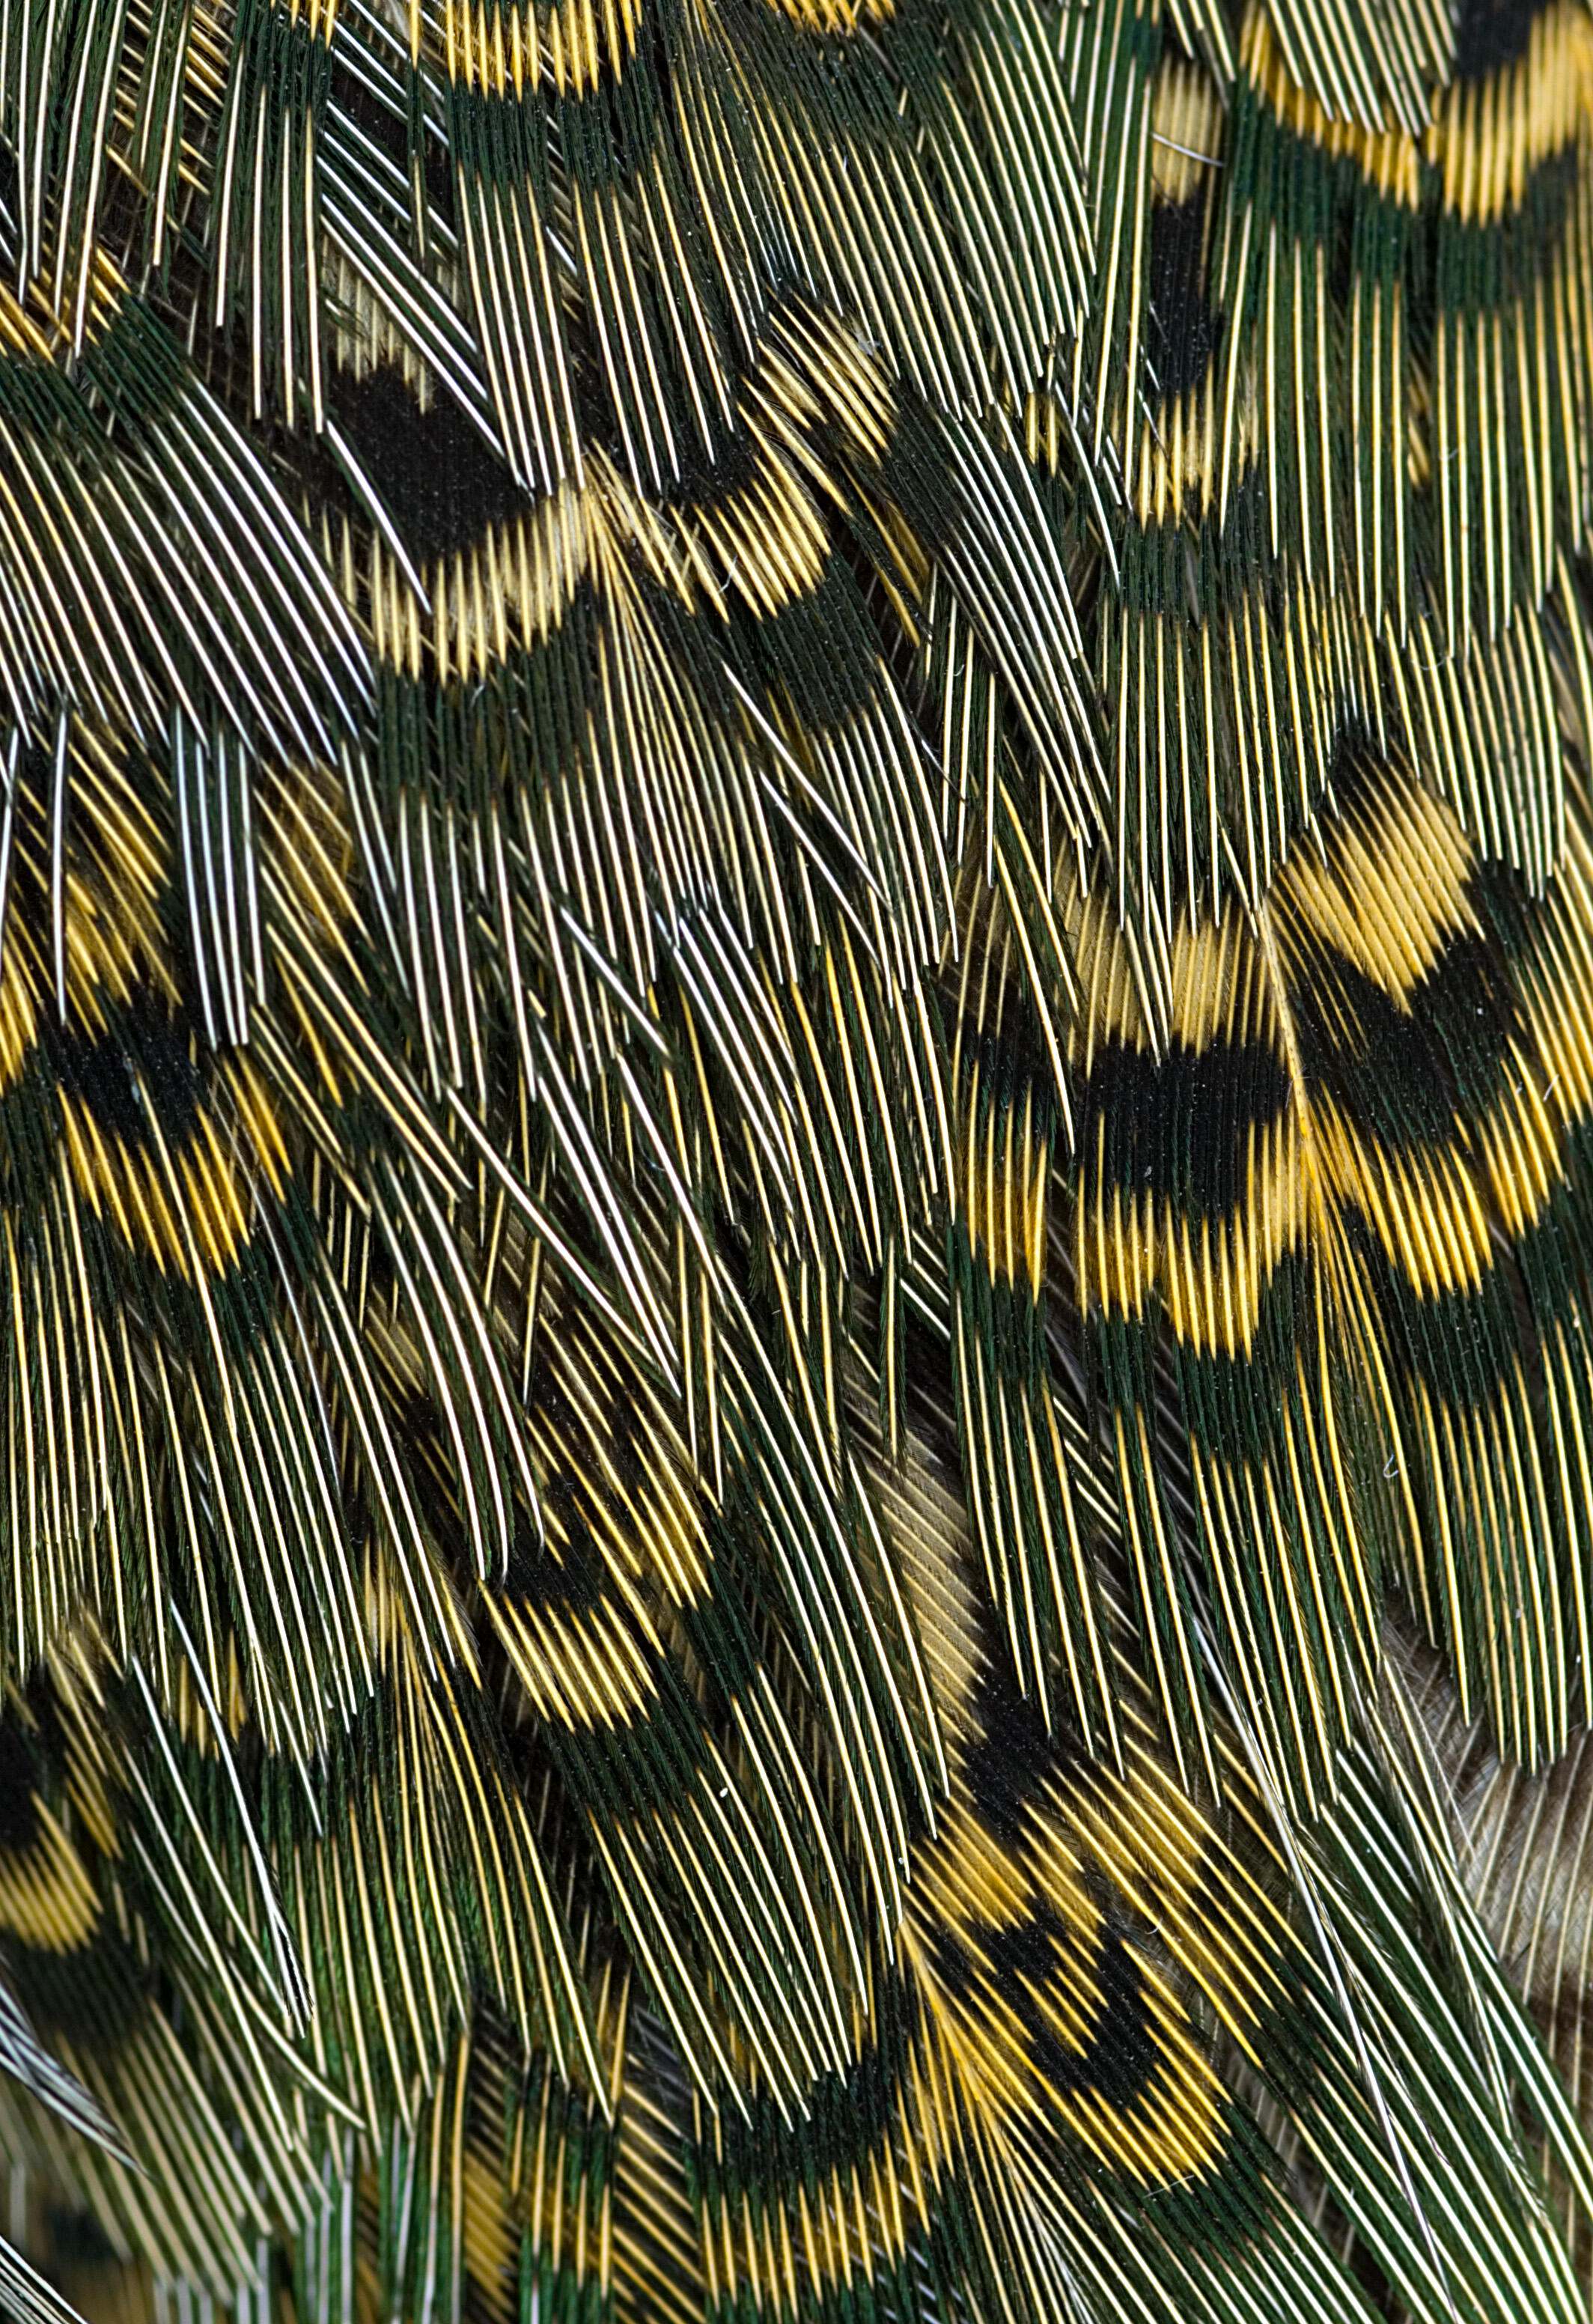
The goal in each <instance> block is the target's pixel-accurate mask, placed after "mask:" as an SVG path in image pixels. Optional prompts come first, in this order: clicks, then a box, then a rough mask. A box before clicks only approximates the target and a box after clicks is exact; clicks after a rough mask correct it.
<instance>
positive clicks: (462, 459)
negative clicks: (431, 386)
mask: <svg viewBox="0 0 1593 2324" xmlns="http://www.w3.org/2000/svg"><path fill="white" fill-rule="evenodd" d="M334 402H335V407H336V413H337V417H338V420H339V421H340V422H341V424H342V426H343V428H344V429H345V432H346V434H347V436H348V440H349V442H350V443H351V444H352V445H353V447H354V449H355V456H356V457H357V458H358V460H359V463H360V466H361V467H362V468H364V472H365V474H366V475H367V476H369V478H370V480H371V483H372V484H373V486H374V488H375V491H376V493H377V496H378V497H379V499H380V500H381V502H382V507H383V508H384V509H385V510H386V511H387V513H388V515H389V516H390V517H391V519H392V521H393V524H394V525H395V527H396V528H397V530H398V532H399V535H400V537H401V539H402V541H403V543H404V546H405V547H406V548H407V549H409V551H410V555H411V556H413V557H415V558H418V559H419V561H420V563H422V564H429V563H430V562H431V561H432V560H433V559H434V558H439V557H451V556H453V555H454V554H455V553H456V551H457V550H459V549H469V548H470V547H471V546H472V545H473V544H474V542H476V541H478V540H479V539H481V538H482V535H483V533H484V532H485V530H486V529H487V527H488V526H489V525H492V524H502V523H503V522H505V521H507V520H508V519H509V518H510V517H511V516H513V515H514V514H515V513H516V512H517V511H519V510H520V509H523V508H527V507H529V505H530V503H529V501H528V499H527V497H526V495H525V493H522V492H521V490H520V486H519V485H518V484H516V483H515V481H514V478H513V477H512V476H511V475H510V473H509V470H508V469H507V468H506V467H505V466H503V463H502V460H500V459H498V458H497V457H495V456H494V455H493V453H492V452H491V451H490V450H489V449H488V447H487V446H486V445H485V444H484V443H483V441H482V439H481V438H480V436H478V435H477V433H476V431H475V429H474V428H473V427H472V426H471V424H470V422H469V420H466V418H465V414H464V413H463V412H462V411H461V410H459V407H458V405H457V404H456V403H455V402H454V401H453V399H452V398H451V397H450V396H447V395H443V394H438V395H437V396H435V397H434V398H433V400H432V404H431V408H430V410H428V411H422V410H421V409H420V406H419V404H418V403H417V402H416V401H415V399H414V397H413V396H412V395H411V394H410V391H409V389H408V388H407V387H406V386H405V384H404V383H403V380H402V378H401V375H400V374H399V373H398V372H396V371H394V370H392V369H391V367H386V368H383V369H382V370H381V371H373V372H372V373H370V374H368V375H367V376H366V377H365V378H364V379H363V380H359V381H357V382H356V381H354V380H351V379H348V378H346V377H345V378H344V379H343V380H341V381H340V382H339V383H338V386H337V389H336V395H335V398H334Z"/></svg>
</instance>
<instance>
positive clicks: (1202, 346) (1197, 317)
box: [1145, 194, 1216, 402]
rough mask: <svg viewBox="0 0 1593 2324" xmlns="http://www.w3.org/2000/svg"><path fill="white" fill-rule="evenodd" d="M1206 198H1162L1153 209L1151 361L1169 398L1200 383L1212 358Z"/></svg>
mask: <svg viewBox="0 0 1593 2324" xmlns="http://www.w3.org/2000/svg"><path fill="white" fill-rule="evenodd" d="M1205 225H1206V198H1205V196H1204V195H1203V194H1192V196H1191V197H1190V198H1189V200H1188V201H1186V202H1158V203H1157V204H1156V206H1155V208H1153V209H1152V211H1151V214H1150V264H1149V270H1148V295H1147V298H1146V309H1147V315H1146V334H1145V355H1146V363H1147V364H1148V365H1149V366H1150V370H1151V373H1152V375H1153V377H1154V380H1155V383H1156V389H1157V391H1158V392H1160V394H1161V395H1162V396H1163V397H1164V398H1165V400H1166V401H1169V402H1171V401H1173V399H1174V397H1175V396H1180V395H1183V394H1184V393H1186V392H1187V391H1188V390H1189V389H1190V388H1192V387H1197V386H1198V385H1199V384H1200V383H1201V381H1202V379H1204V377H1205V375H1206V371H1207V367H1208V366H1209V364H1210V363H1211V350H1212V346H1213V345H1214V342H1215V338H1216V329H1215V326H1214V323H1213V320H1212V316H1211V308H1210V306H1209V305H1208V304H1207V300H1206V285H1205V270H1204V264H1203V260H1204V247H1205Z"/></svg>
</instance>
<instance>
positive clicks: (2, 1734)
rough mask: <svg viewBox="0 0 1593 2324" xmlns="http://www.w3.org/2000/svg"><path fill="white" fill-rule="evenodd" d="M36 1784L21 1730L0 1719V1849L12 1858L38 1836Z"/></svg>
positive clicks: (11, 1722)
mask: <svg viewBox="0 0 1593 2324" xmlns="http://www.w3.org/2000/svg"><path fill="white" fill-rule="evenodd" d="M36 1781H37V1775H36V1772H35V1769H34V1766H33V1755H32V1751H31V1750H30V1749H29V1748H28V1742H27V1738H26V1737H25V1735H24V1734H23V1730H22V1728H21V1727H20V1726H19V1724H18V1723H17V1721H16V1720H15V1719H14V1718H12V1719H7V1720H0V1849H7V1850H8V1851H9V1852H10V1853H11V1854H13V1855H20V1854H21V1853H22V1851H23V1849H26V1848H30V1847H32V1843H33V1841H34V1840H36V1839H37V1837H38V1833H39V1809H38V1803H37V1802H36V1801H35V1799H34V1797H33V1788H34V1784H35V1783H36Z"/></svg>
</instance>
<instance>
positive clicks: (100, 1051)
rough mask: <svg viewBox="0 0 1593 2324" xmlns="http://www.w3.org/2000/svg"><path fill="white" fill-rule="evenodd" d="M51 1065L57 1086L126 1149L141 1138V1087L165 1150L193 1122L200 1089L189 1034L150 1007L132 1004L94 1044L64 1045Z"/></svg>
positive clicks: (150, 1003)
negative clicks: (68, 1094) (157, 1124)
mask: <svg viewBox="0 0 1593 2324" xmlns="http://www.w3.org/2000/svg"><path fill="white" fill-rule="evenodd" d="M55 1064H56V1075H57V1079H58V1082H59V1084H60V1087H61V1088H62V1089H64V1090H66V1091H68V1092H69V1093H70V1094H71V1095H72V1096H73V1097H76V1098H78V1099H79V1100H80V1101H81V1102H82V1103H83V1104H84V1105H86V1106H87V1109H88V1111H89V1112H90V1113H91V1114H92V1115H93V1116H94V1119H95V1120H96V1121H97V1123H98V1124H99V1126H100V1128H101V1129H102V1130H105V1131H106V1132H107V1133H108V1134H109V1135H111V1136H114V1137H116V1138H119V1139H122V1140H123V1141H124V1144H126V1145H128V1146H137V1145H139V1144H141V1143H142V1142H143V1139H144V1138H145V1137H146V1136H147V1134H148V1127H149V1125H148V1120H147V1118H146V1116H145V1113H144V1109H143V1102H141V1100H140V1095H139V1091H140V1086H141V1085H142V1087H143V1092H144V1094H145V1096H146V1097H147V1099H148V1101H149V1104H150V1107H151V1110H152V1112H153V1114H154V1118H155V1120H156V1121H157V1122H158V1123H159V1125H160V1128H161V1135H162V1136H163V1137H164V1138H165V1139H166V1140H167V1142H168V1144H170V1145H171V1146H180V1145H182V1144H183V1143H184V1142H185V1140H186V1139H188V1138H189V1135H190V1133H191V1131H192V1130H193V1127H194V1123H195V1121H196V1120H198V1111H199V1102H200V1099H201V1096H202V1095H203V1092H204V1084H203V1080H202V1077H201V1075H200V1074H199V1071H198V1067H197V1066H196V1065H195V1064H194V1062H193V1059H192V1057H191V1056H190V1055H189V1034H188V1028H187V1027H186V1026H185V1025H184V1024H182V1023H181V1022H180V1020H174V1019H171V1018H170V1017H169V1016H167V1014H166V1012H165V1010H163V1009H162V1008H161V1006H160V1004H159V1003H158V1002H156V1001H152V1000H148V999H145V1000H143V1001H134V1003H133V1004H132V1006H131V1007H130V1008H129V1009H128V1010H127V1011H126V1012H125V1013H124V1015H123V1016H122V1017H121V1018H120V1019H118V1020H117V1021H116V1022H115V1024H114V1025H113V1026H111V1027H110V1028H109V1029H108V1030H107V1031H106V1032H105V1033H103V1034H102V1035H101V1036H100V1037H99V1038H98V1039H97V1040H93V1041H87V1040H82V1039H74V1038H72V1037H68V1038H66V1039H64V1040H63V1041H62V1042H61V1043H60V1047H59V1049H58V1051H57V1055H56V1060H55Z"/></svg>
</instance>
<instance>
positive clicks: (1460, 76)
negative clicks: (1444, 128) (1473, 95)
mask: <svg viewBox="0 0 1593 2324" xmlns="http://www.w3.org/2000/svg"><path fill="white" fill-rule="evenodd" d="M1539 13H1540V7H1539V0H1460V6H1459V11H1458V14H1457V18H1456V23H1455V78H1456V79H1457V80H1461V81H1464V80H1480V79H1481V78H1483V77H1484V75H1485V74H1487V73H1494V72H1499V71H1502V70H1503V69H1504V68H1505V67H1506V65H1513V64H1515V62H1516V61H1517V60H1518V59H1520V58H1522V57H1524V55H1525V54H1526V49H1527V43H1528V42H1529V41H1530V40H1531V38H1532V30H1533V19H1534V18H1535V17H1536V16H1537V15H1538V14H1539Z"/></svg>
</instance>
